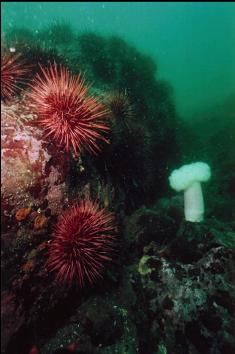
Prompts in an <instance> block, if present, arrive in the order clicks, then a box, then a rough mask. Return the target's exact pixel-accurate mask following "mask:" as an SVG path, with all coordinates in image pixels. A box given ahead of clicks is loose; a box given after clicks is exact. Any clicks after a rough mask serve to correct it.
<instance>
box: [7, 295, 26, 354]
mask: <svg viewBox="0 0 235 354" xmlns="http://www.w3.org/2000/svg"><path fill="white" fill-rule="evenodd" d="M1 309H2V311H1V324H2V341H1V353H2V354H4V353H5V350H6V347H7V344H8V342H9V340H10V339H11V337H12V336H14V334H15V333H16V332H17V331H18V330H19V329H20V328H21V326H22V325H23V323H24V321H25V318H24V314H23V311H22V309H21V308H20V307H17V305H16V298H15V296H14V294H12V293H8V292H7V291H5V292H3V293H2V294H1Z"/></svg>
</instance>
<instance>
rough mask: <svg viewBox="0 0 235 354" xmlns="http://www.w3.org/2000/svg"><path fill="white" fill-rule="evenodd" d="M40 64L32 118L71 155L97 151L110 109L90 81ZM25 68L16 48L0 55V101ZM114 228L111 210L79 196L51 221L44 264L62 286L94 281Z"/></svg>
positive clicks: (12, 90)
mask: <svg viewBox="0 0 235 354" xmlns="http://www.w3.org/2000/svg"><path fill="white" fill-rule="evenodd" d="M40 69H41V73H40V74H39V73H38V74H37V76H36V77H35V79H34V80H33V82H32V84H31V91H29V92H28V94H27V95H26V97H28V98H29V99H30V101H31V103H33V104H34V106H35V109H36V111H37V115H38V118H37V119H36V122H37V123H38V125H39V126H41V128H43V131H44V133H45V136H47V137H49V138H50V139H51V141H52V142H54V143H56V144H57V145H59V146H60V147H61V148H64V149H65V151H66V152H68V151H69V150H73V151H74V153H75V155H78V153H80V152H81V151H82V150H87V151H90V152H92V153H96V152H98V151H99V149H100V148H99V145H98V143H97V141H99V140H101V141H102V140H103V141H105V142H108V141H107V139H106V137H105V134H106V133H107V132H108V131H109V127H108V124H107V113H108V112H109V110H108V109H107V108H105V106H104V105H103V104H102V103H101V102H100V101H98V100H97V99H96V98H94V97H92V96H90V95H88V90H89V87H88V86H86V85H85V83H84V79H83V78H82V77H81V76H80V75H78V76H74V75H72V74H70V72H69V71H68V70H67V69H66V68H63V67H61V66H57V64H55V63H54V64H52V65H49V66H48V67H40ZM27 70H28V69H26V67H25V66H24V65H23V61H22V60H21V59H20V56H19V55H18V54H17V55H16V54H14V55H11V54H6V55H3V56H2V59H1V89H2V99H3V101H7V100H9V99H10V98H12V97H14V96H15V95H16V93H17V92H18V89H19V84H20V83H21V82H22V80H23V78H24V76H25V75H26V73H27ZM118 101H119V99H118ZM120 101H122V100H120ZM115 229H116V227H115V223H114V216H113V214H112V213H110V212H108V211H107V210H106V209H104V208H100V207H99V204H98V203H97V202H92V201H90V200H83V201H81V202H79V203H76V204H74V205H73V206H72V207H70V208H69V209H68V210H67V211H65V212H64V213H63V214H62V215H61V216H60V218H59V221H58V223H57V225H56V226H55V231H54V237H53V240H52V242H51V244H50V248H49V258H48V261H47V269H48V270H50V271H52V272H54V273H55V277H56V280H57V281H59V282H60V283H62V284H64V285H66V286H71V285H72V284H77V285H78V286H79V287H80V288H82V287H83V286H84V285H85V284H86V283H90V284H93V283H94V282H95V281H96V280H97V279H98V278H100V277H101V276H102V273H103V270H104V264H105V262H106V261H110V260H111V253H112V250H113V244H114V240H115Z"/></svg>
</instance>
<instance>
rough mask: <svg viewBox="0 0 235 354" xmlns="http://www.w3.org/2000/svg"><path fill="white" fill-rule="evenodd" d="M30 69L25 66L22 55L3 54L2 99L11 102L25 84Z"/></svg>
mask: <svg viewBox="0 0 235 354" xmlns="http://www.w3.org/2000/svg"><path fill="white" fill-rule="evenodd" d="M27 72H28V68H27V67H26V66H25V65H24V62H23V60H22V59H21V56H20V54H15V53H14V54H13V53H10V52H9V53H3V54H2V55H1V99H2V100H3V101H9V100H10V99H11V98H12V97H13V96H14V95H15V94H16V93H17V92H18V91H19V88H20V87H19V86H20V84H22V83H24V82H25V75H26V73H27Z"/></svg>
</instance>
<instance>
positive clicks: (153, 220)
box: [124, 208, 177, 262]
mask: <svg viewBox="0 0 235 354" xmlns="http://www.w3.org/2000/svg"><path fill="white" fill-rule="evenodd" d="M176 227H177V224H176V222H175V220H174V219H173V218H171V217H169V216H168V215H162V214H161V213H159V212H158V211H157V210H153V209H147V208H141V209H138V210H137V211H136V212H135V213H134V214H132V215H131V216H130V217H128V218H127V220H126V224H125V227H124V237H125V244H126V251H127V253H128V254H127V257H128V258H127V259H128V260H129V261H132V262H133V260H134V259H136V257H138V256H140V255H141V254H142V253H143V249H144V247H145V246H147V245H149V243H150V242H151V241H154V242H155V244H156V245H157V246H158V249H159V250H161V249H162V248H164V247H165V245H166V244H168V243H169V242H170V241H172V240H173V239H174V238H175V236H176V230H177V229H176Z"/></svg>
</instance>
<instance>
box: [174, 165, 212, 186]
mask: <svg viewBox="0 0 235 354" xmlns="http://www.w3.org/2000/svg"><path fill="white" fill-rule="evenodd" d="M210 177H211V170H210V166H209V165H208V164H207V163H205V162H195V163H192V164H190V165H184V166H182V167H181V168H179V169H178V170H174V171H173V172H172V173H171V175H170V177H169V182H170V186H171V187H172V188H173V189H175V190H176V191H177V192H179V191H182V190H185V189H187V188H188V187H190V186H191V185H192V184H193V183H194V182H206V181H208V180H209V179H210Z"/></svg>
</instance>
